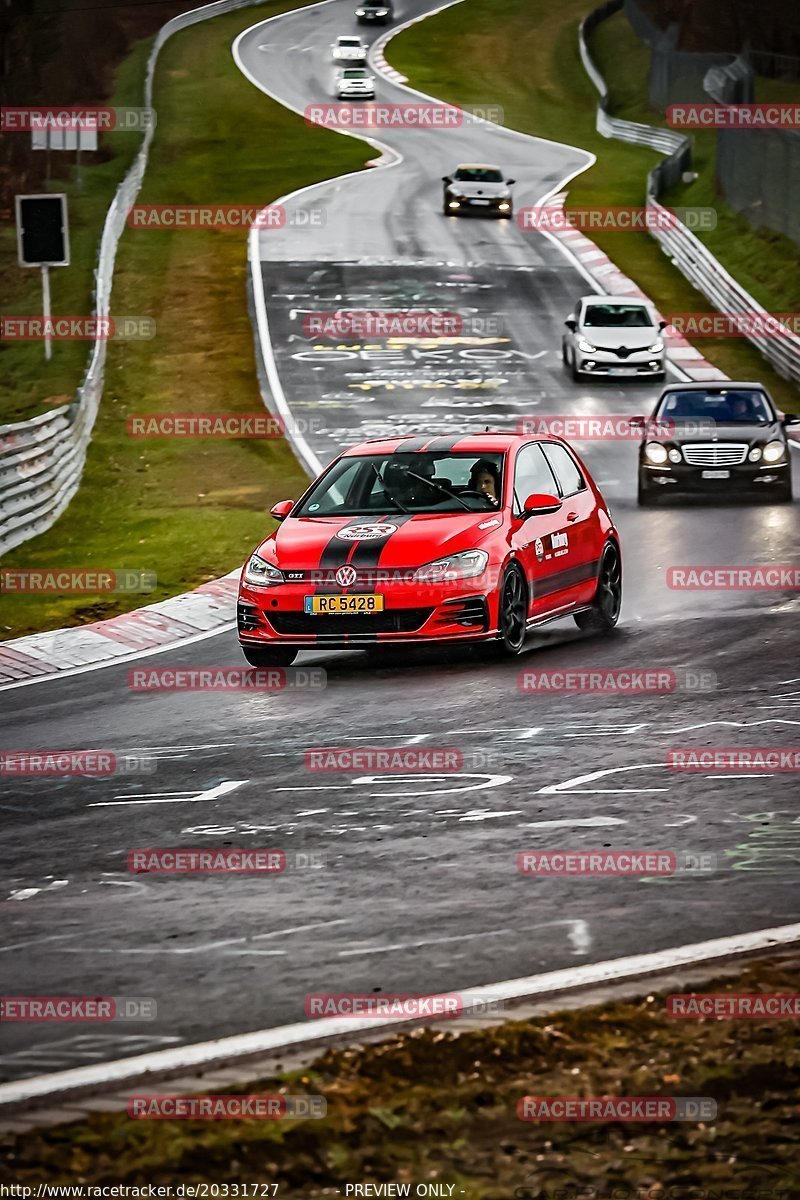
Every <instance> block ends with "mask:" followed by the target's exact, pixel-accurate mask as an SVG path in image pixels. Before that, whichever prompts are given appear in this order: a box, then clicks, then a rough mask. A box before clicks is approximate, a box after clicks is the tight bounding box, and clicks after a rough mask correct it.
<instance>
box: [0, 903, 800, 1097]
mask: <svg viewBox="0 0 800 1200" xmlns="http://www.w3.org/2000/svg"><path fill="white" fill-rule="evenodd" d="M503 932H504V933H506V932H508V931H507V930H504V931H503ZM797 942H800V923H796V924H794V925H780V926H776V927H773V928H771V929H757V930H754V931H753V932H752V933H739V934H734V935H733V936H731V937H722V938H714V939H712V940H710V941H705V942H692V943H690V944H689V945H684V946H674V947H671V948H670V949H667V950H658V951H656V952H654V953H650V954H634V955H630V956H629V957H625V958H615V959H608V960H606V961H604V962H598V963H584V964H582V965H581V966H579V967H567V968H565V969H563V970H560V971H548V972H546V973H544V974H541V975H527V976H523V977H521V978H518V979H506V980H503V981H502V982H500V983H493V984H488V985H486V986H484V987H475V988H462V989H460V991H459V994H460V996H461V998H462V1002H463V1005H464V1010H465V1012H467V1013H468V1012H469V1009H470V1005H471V1004H472V1003H473V1002H475V1001H478V1000H480V1001H481V1002H485V1001H487V1000H489V999H491V1000H495V1001H501V1002H502V1001H516V1000H526V999H531V998H533V997H540V998H541V997H547V996H557V995H560V994H563V993H568V992H576V991H581V990H583V989H585V988H589V987H593V986H596V985H598V984H607V983H611V982H617V981H619V980H623V979H639V978H645V977H646V976H649V975H652V974H654V973H656V972H658V971H673V970H674V969H675V968H676V967H687V966H694V965H702V966H703V967H707V966H708V965H709V963H711V962H712V961H713V960H715V959H725V958H730V957H731V956H732V955H740V954H746V953H749V952H750V951H754V950H767V949H769V950H775V949H778V948H779V947H781V946H791V945H794V944H796V943H797ZM454 990H455V989H453V988H451V989H450V992H451V993H452V991H454ZM443 994H444V993H443ZM554 1007H557V1004H556V1002H555V1001H554ZM404 1024H405V1025H410V1024H413V1022H404V1021H403V1019H402V1018H388V1019H387V1020H385V1021H377V1020H375V1018H374V1017H364V1018H359V1017H323V1018H320V1019H319V1020H316V1021H301V1022H297V1023H295V1024H294V1025H280V1026H278V1027H276V1028H273V1029H258V1030H255V1031H253V1032H251V1033H240V1034H235V1035H234V1036H232V1037H226V1038H214V1039H212V1040H211V1041H206V1042H195V1043H194V1044H192V1045H187V1046H176V1047H174V1048H172V1049H170V1050H158V1051H155V1052H153V1053H151V1054H139V1055H135V1056H133V1057H131V1058H122V1059H117V1060H116V1061H115V1062H104V1063H100V1064H98V1065H96V1066H88V1067H74V1068H73V1069H72V1070H68V1071H59V1072H55V1073H53V1074H49V1075H39V1076H35V1077H33V1078H29V1079H20V1080H16V1081H14V1082H12V1083H4V1084H0V1105H4V1104H5V1105H11V1104H26V1103H29V1102H30V1101H32V1100H41V1099H44V1098H45V1097H51V1098H54V1099H55V1098H57V1097H59V1096H62V1095H63V1094H65V1093H68V1092H70V1091H74V1090H75V1089H84V1090H89V1089H92V1088H103V1089H106V1088H108V1087H109V1085H116V1086H120V1087H121V1086H123V1085H124V1084H126V1083H129V1082H132V1081H133V1080H136V1079H141V1078H142V1076H143V1075H144V1074H147V1075H148V1077H149V1080H150V1082H151V1083H152V1082H153V1081H154V1080H156V1079H158V1078H159V1075H160V1074H163V1073H168V1074H177V1073H179V1072H183V1071H189V1070H192V1069H196V1068H199V1067H206V1066H210V1065H211V1064H212V1063H217V1064H220V1063H233V1062H235V1061H237V1060H238V1059H243V1058H248V1057H251V1056H252V1057H256V1056H259V1055H262V1054H268V1053H273V1052H275V1051H278V1050H283V1049H284V1048H285V1047H287V1046H297V1045H309V1044H311V1045H313V1044H314V1043H315V1042H320V1041H321V1040H322V1039H325V1040H327V1039H330V1038H332V1037H344V1038H346V1039H350V1041H351V1042H352V1041H356V1040H357V1039H358V1035H359V1034H360V1033H363V1032H364V1031H366V1030H370V1032H373V1033H374V1032H376V1031H379V1030H380V1031H386V1032H387V1034H388V1033H389V1032H391V1031H392V1030H394V1029H397V1028H398V1027H402V1026H403V1025H404Z"/></svg>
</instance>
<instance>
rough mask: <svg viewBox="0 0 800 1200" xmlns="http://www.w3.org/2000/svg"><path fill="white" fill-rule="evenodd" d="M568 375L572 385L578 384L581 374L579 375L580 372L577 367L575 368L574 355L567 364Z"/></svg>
mask: <svg viewBox="0 0 800 1200" xmlns="http://www.w3.org/2000/svg"><path fill="white" fill-rule="evenodd" d="M569 373H570V375H571V376H572V380H573V383H580V381H581V373H580V371H579V370H578V368H577V366H576V359H575V355H574V354H573V355H572V358H571V359H570V363H569Z"/></svg>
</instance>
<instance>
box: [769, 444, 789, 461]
mask: <svg viewBox="0 0 800 1200" xmlns="http://www.w3.org/2000/svg"><path fill="white" fill-rule="evenodd" d="M785 453H786V447H785V446H784V444H783V442H767V444H766V446H765V447H764V462H768V463H774V462H779V461H780V460H781V459H782V458H783V456H784V454H785Z"/></svg>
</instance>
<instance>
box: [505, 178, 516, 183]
mask: <svg viewBox="0 0 800 1200" xmlns="http://www.w3.org/2000/svg"><path fill="white" fill-rule="evenodd" d="M516 182H517V181H516V179H507V180H506V183H516Z"/></svg>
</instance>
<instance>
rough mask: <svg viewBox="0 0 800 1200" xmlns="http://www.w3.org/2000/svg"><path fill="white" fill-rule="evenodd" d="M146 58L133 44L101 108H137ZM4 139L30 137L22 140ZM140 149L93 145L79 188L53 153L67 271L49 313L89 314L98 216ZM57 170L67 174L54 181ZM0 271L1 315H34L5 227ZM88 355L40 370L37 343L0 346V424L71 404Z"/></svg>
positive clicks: (65, 350) (116, 141)
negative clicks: (62, 202) (62, 196)
mask: <svg viewBox="0 0 800 1200" xmlns="http://www.w3.org/2000/svg"><path fill="white" fill-rule="evenodd" d="M149 51H150V41H149V40H147V41H143V42H140V43H139V44H138V45H137V46H136V47H135V48H134V49H133V50H132V52H131V53H130V54H129V55H128V56H127V57H126V58H125V59H124V60H123V62H122V63H121V64H120V67H119V70H118V72H117V76H116V80H115V86H114V92H113V95H112V96H111V98H110V100H109V105H120V106H124V105H132V106H138V105H141V103H142V86H143V82H142V81H143V79H144V70H145V63H146V61H147V55H148V53H149ZM7 136H8V137H20V138H30V134H29V133H16V134H8V135H7ZM140 143H141V135H140V134H138V133H110V134H108V135H106V136H105V137H103V138H101V151H99V152H98V153H96V154H95V153H93V152H92V153H90V152H87V153H85V154H84V155H83V156H82V167H81V180H80V183H81V186H80V188H79V186H78V180H77V179H76V177H75V171H74V160H75V155H74V154H65V153H55V152H54V153H53V155H52V170H53V172H54V176H53V178H51V182H50V185H49V189H48V190H50V191H52V192H66V194H67V207H68V220H69V240H70V265H69V266H68V267H54V268H53V269H52V270H51V271H50V292H51V301H52V311H53V313H54V314H60V315H64V316H80V315H85V316H88V315H90V314H91V312H92V307H93V305H92V290H93V286H94V268H95V264H96V262H97V250H98V246H99V243H100V233H101V230H102V227H103V221H104V219H105V215H106V210H107V209H108V206H109V204H110V203H111V200H112V198H113V196H114V192H115V191H116V188H117V185H118V184H119V182H120V180H121V179H122V177H123V175H124V174H125V172H126V170H127V169H128V167H129V166H130V164H131V162H132V161H133V159H134V158H135V156H136V153H137V151H138V149H139V145H140ZM65 167H66V168H67V169H68V174H66V175H63V176H61V177H59V176H57V175H56V174H55V173H56V172H58V171H63V170H64V169H65ZM0 272H1V273H2V276H3V296H4V299H3V313H4V315H11V314H17V315H41V312H42V284H41V276H40V272H39V271H38V270H36V269H30V268H28V269H25V268H22V267H20V266H18V265H17V241H16V231H15V229H14V227H13V225H11V226H6V227H5V228H3V229H0ZM89 348H90V343H88V342H66V341H65V342H55V343H53V357H52V359H51V360H50V362H49V363H46V362H45V359H44V350H43V347H42V343H41V342H6V343H5V344H4V345H3V348H2V353H0V424H7V423H11V422H14V421H24V420H27V419H28V418H29V417H33V416H36V415H37V414H38V413H40V412H47V411H48V409H50V408H52V407H55V406H56V405H59V404H66V403H68V402H69V401H71V400H73V399H74V396H75V389H76V388H77V386H78V384H79V383H80V381H81V379H82V377H83V372H84V370H85V367H86V361H87V358H88V354H89Z"/></svg>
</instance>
